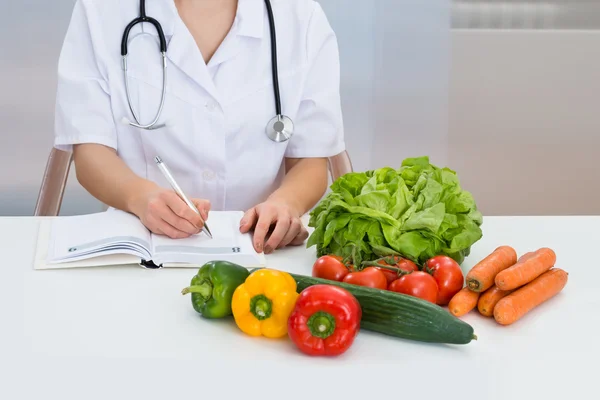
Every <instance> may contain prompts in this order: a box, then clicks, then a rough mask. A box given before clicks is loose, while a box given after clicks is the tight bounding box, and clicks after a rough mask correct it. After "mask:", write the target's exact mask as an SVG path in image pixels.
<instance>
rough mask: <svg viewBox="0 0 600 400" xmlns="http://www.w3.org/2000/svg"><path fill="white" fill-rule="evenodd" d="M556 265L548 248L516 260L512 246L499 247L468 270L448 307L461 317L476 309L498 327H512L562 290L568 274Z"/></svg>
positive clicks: (552, 252) (526, 254)
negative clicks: (463, 281) (460, 288)
mask: <svg viewBox="0 0 600 400" xmlns="http://www.w3.org/2000/svg"><path fill="white" fill-rule="evenodd" d="M555 264H556V253H555V252H554V251H553V250H552V249H550V248H547V247H542V248H540V249H538V250H536V251H532V252H528V253H525V254H523V255H522V256H521V257H520V258H518V259H517V252H516V251H515V250H514V249H513V248H512V247H510V246H500V247H498V248H496V249H495V250H494V251H493V252H492V253H491V254H490V255H488V256H487V257H486V258H484V259H483V260H481V261H480V262H479V263H477V264H476V265H475V266H474V267H473V268H472V269H471V270H470V271H469V273H468V274H467V276H466V278H465V281H466V286H465V287H464V288H463V289H462V290H461V291H460V292H458V293H457V294H456V295H455V296H454V297H453V298H452V299H451V300H450V303H449V304H448V308H449V310H450V312H451V313H452V314H453V315H455V316H457V317H460V316H463V315H465V314H467V313H468V312H470V311H471V310H473V309H475V308H476V307H477V309H478V310H479V313H480V314H481V315H483V316H486V317H493V318H494V319H495V320H496V322H498V323H499V324H501V325H510V324H513V323H515V322H516V321H518V320H519V319H521V318H522V317H523V316H524V315H525V314H527V313H528V312H530V311H531V310H533V309H534V308H535V307H537V306H539V305H540V304H542V303H543V302H545V301H546V300H548V299H550V298H552V297H553V296H555V295H556V294H558V293H559V292H560V291H561V290H562V289H563V288H564V287H565V285H566V284H567V280H568V275H569V274H568V273H567V272H565V271H564V270H562V269H560V268H555V267H554V265H555Z"/></svg>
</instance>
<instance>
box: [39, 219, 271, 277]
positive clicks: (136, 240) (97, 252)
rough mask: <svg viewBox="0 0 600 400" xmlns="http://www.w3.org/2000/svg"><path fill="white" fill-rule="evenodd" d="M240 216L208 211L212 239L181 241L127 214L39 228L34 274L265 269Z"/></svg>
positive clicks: (50, 223)
mask: <svg viewBox="0 0 600 400" xmlns="http://www.w3.org/2000/svg"><path fill="white" fill-rule="evenodd" d="M242 216H243V212H241V211H240V212H235V211H212V212H211V213H210V215H209V219H208V221H207V222H208V224H209V226H210V229H211V233H212V234H213V238H212V239H211V238H210V237H208V236H206V235H205V234H204V233H199V234H197V235H193V236H191V237H188V238H184V239H171V238H169V237H167V236H162V235H156V234H153V233H151V232H150V231H148V229H147V228H146V227H145V226H144V225H143V224H142V223H141V222H140V220H139V219H138V218H137V217H136V216H134V215H131V214H129V213H126V212H123V211H120V210H114V209H109V210H108V211H106V212H100V213H95V214H87V215H77V216H68V217H56V218H50V219H44V220H42V222H41V225H40V230H39V234H38V236H39V238H38V255H37V257H36V263H35V269H55V268H75V267H94V266H103V265H123V264H125V265H126V264H140V265H144V266H146V267H153V268H155V267H157V266H162V267H188V266H189V267H197V266H198V265H202V264H204V263H205V262H208V261H211V260H226V261H231V262H235V263H237V264H240V265H244V266H248V267H250V266H257V265H264V264H265V259H264V256H263V254H259V253H257V252H256V251H255V250H254V247H253V246H252V239H251V236H250V234H242V233H240V231H239V221H240V219H241V218H242Z"/></svg>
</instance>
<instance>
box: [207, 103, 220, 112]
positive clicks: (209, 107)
mask: <svg viewBox="0 0 600 400" xmlns="http://www.w3.org/2000/svg"><path fill="white" fill-rule="evenodd" d="M216 108H217V105H216V104H215V103H214V102H212V101H210V102H208V103H206V109H207V110H208V111H211V112H212V111H215V109H216Z"/></svg>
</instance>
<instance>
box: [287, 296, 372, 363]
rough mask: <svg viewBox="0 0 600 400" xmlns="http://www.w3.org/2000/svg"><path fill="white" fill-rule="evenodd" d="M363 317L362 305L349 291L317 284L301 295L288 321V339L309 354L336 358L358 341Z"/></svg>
mask: <svg viewBox="0 0 600 400" xmlns="http://www.w3.org/2000/svg"><path fill="white" fill-rule="evenodd" d="M361 318H362V309H361V307H360V303H359V302H358V300H357V299H356V297H354V296H353V295H352V294H351V293H350V292H349V291H347V290H346V289H343V288H340V287H337V286H332V285H314V286H310V287H308V288H306V289H304V290H303V291H302V292H301V293H300V295H299V296H298V299H297V301H296V305H295V307H294V309H293V310H292V313H291V314H290V316H289V318H288V336H289V337H290V339H291V340H292V342H293V343H294V344H295V345H296V346H297V347H298V349H300V351H302V352H303V353H305V354H308V355H311V356H319V355H321V356H336V355H339V354H342V353H344V352H345V351H346V350H348V348H349V347H350V346H351V345H352V343H353V342H354V338H355V337H356V335H357V334H358V331H359V329H360V320H361Z"/></svg>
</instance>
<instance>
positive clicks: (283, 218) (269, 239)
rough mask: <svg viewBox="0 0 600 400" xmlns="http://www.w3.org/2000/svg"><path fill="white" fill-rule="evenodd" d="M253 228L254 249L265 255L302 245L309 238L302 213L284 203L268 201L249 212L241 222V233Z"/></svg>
mask: <svg viewBox="0 0 600 400" xmlns="http://www.w3.org/2000/svg"><path fill="white" fill-rule="evenodd" d="M252 228H254V248H255V249H256V251H258V252H259V253H260V252H264V253H265V254H270V253H272V252H273V250H274V249H279V248H282V247H285V246H288V245H292V246H298V245H301V244H302V243H304V241H305V240H306V238H307V237H308V231H307V230H306V228H305V227H304V224H302V221H301V220H300V213H298V212H297V211H296V210H294V208H293V207H291V206H290V205H289V204H287V203H285V202H283V201H276V200H267V201H265V202H264V203H261V204H259V205H257V206H256V207H253V208H251V209H250V210H248V211H247V212H246V214H245V215H244V217H243V218H242V220H241V222H240V231H241V232H242V233H246V232H249V231H250V230H251V229H252ZM271 229H272V231H271Z"/></svg>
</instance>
